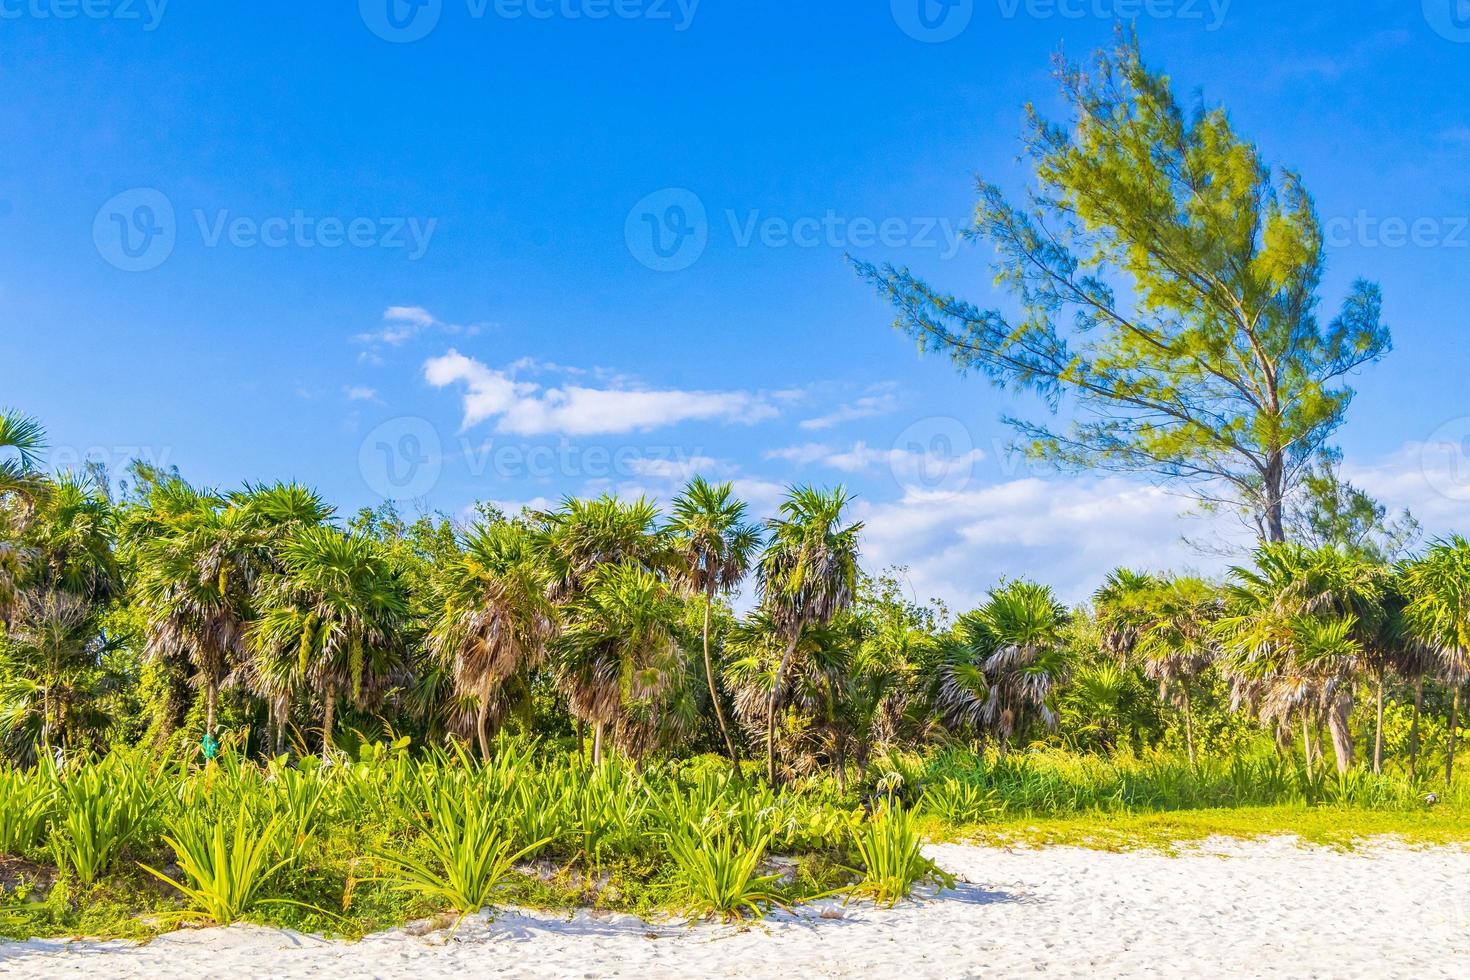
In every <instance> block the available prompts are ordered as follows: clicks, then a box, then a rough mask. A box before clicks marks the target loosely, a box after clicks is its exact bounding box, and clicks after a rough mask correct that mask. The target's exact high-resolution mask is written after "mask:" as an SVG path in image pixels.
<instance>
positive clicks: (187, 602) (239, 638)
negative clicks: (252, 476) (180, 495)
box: [137, 495, 259, 732]
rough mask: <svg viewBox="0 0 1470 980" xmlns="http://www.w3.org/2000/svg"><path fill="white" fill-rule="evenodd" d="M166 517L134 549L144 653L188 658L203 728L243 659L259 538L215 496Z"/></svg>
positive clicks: (213, 717)
mask: <svg viewBox="0 0 1470 980" xmlns="http://www.w3.org/2000/svg"><path fill="white" fill-rule="evenodd" d="M165 520H166V521H167V523H168V527H167V529H166V530H165V531H164V532H163V533H162V534H159V535H158V536H156V537H153V538H151V539H148V540H147V541H145V542H143V543H142V544H141V546H140V548H139V550H138V556H139V561H138V575H137V588H138V596H139V599H140V600H141V602H142V604H143V606H144V608H145V609H146V615H147V627H146V628H147V635H148V652H149V655H150V656H153V657H156V658H167V657H168V656H170V655H171V654H172V653H174V652H177V651H182V652H183V653H184V654H185V655H186V656H187V657H188V659H189V662H190V663H191V664H192V665H193V667H194V671H195V673H194V683H195V684H196V686H198V687H200V688H203V690H204V717H205V721H204V725H205V731H206V732H213V731H214V730H215V721H216V717H217V708H218V703H219V691H220V687H221V686H222V685H223V684H224V683H225V681H226V680H227V678H228V677H229V675H230V674H231V672H232V671H234V670H235V669H236V667H238V666H239V665H240V664H241V663H243V661H244V659H245V654H246V648H245V628H246V625H247V624H248V623H249V621H250V618H251V600H252V589H253V587H254V582H255V576H256V574H257V572H258V571H259V567H258V563H257V556H258V553H259V539H258V536H257V534H256V533H255V528H253V527H252V526H251V524H250V522H249V521H248V520H247V519H246V517H245V514H244V513H243V512H242V511H240V510H239V509H236V508H229V507H225V506H224V501H223V500H222V499H221V498H219V497H215V496H212V495H201V496H199V497H198V499H197V506H196V507H195V508H194V509H193V510H191V511H187V512H185V513H183V514H177V515H170V516H169V517H166V518H165Z"/></svg>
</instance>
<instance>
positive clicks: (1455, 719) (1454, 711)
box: [1444, 684, 1460, 786]
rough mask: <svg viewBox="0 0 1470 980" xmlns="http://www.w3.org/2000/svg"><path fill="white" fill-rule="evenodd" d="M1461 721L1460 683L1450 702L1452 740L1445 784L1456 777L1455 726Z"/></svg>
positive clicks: (1447, 759)
mask: <svg viewBox="0 0 1470 980" xmlns="http://www.w3.org/2000/svg"><path fill="white" fill-rule="evenodd" d="M1459 723H1460V685H1459V684H1456V685H1455V697H1454V699H1453V700H1452V701H1451V702H1450V741H1449V746H1448V748H1447V750H1446V752H1445V757H1444V784H1445V785H1446V786H1448V785H1450V781H1451V780H1452V779H1454V778H1455V726H1456V725H1458V724H1459Z"/></svg>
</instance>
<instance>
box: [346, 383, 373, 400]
mask: <svg viewBox="0 0 1470 980" xmlns="http://www.w3.org/2000/svg"><path fill="white" fill-rule="evenodd" d="M347 400H348V401H350V402H375V401H377V400H378V392H377V390H376V389H374V388H368V387H366V386H364V385H350V386H349V387H348V388H347Z"/></svg>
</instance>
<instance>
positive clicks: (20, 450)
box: [0, 411, 46, 624]
mask: <svg viewBox="0 0 1470 980" xmlns="http://www.w3.org/2000/svg"><path fill="white" fill-rule="evenodd" d="M45 448H46V433H45V431H44V430H43V429H42V428H41V425H40V423H39V422H37V421H36V420H35V419H33V418H30V417H28V416H25V415H21V414H19V413H17V412H10V411H0V624H4V623H9V622H10V618H11V615H12V613H13V605H14V603H15V600H16V583H17V582H18V581H19V580H20V578H21V576H22V574H24V565H25V559H26V554H27V549H26V548H25V547H24V546H23V545H22V544H21V534H22V532H23V531H24V529H25V525H26V524H27V522H28V520H29V518H30V514H31V508H32V505H33V504H34V502H35V498H36V497H37V496H38V495H39V494H40V493H42V492H44V488H45V480H44V478H43V477H42V476H41V475H40V473H39V471H38V469H37V467H38V465H39V463H40V459H41V452H42V451H43V450H44V449H45Z"/></svg>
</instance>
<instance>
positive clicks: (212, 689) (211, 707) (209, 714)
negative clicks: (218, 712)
mask: <svg viewBox="0 0 1470 980" xmlns="http://www.w3.org/2000/svg"><path fill="white" fill-rule="evenodd" d="M217 704H219V684H218V683H216V682H215V680H214V678H210V679H209V683H207V684H206V685H205V686H204V730H205V731H206V732H208V733H209V734H211V735H213V734H214V711H215V706H216V705H217Z"/></svg>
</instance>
